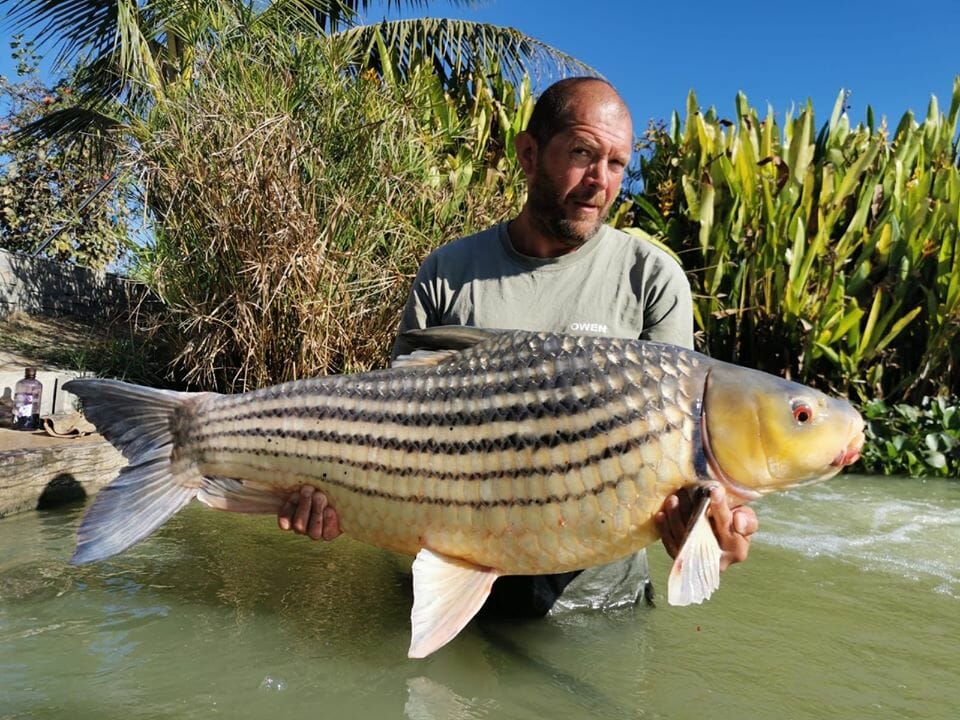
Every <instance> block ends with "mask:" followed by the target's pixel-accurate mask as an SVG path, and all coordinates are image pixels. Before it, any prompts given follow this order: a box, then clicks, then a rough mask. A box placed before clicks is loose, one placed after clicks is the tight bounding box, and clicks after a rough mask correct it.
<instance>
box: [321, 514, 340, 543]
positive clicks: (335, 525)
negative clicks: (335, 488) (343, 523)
mask: <svg viewBox="0 0 960 720" xmlns="http://www.w3.org/2000/svg"><path fill="white" fill-rule="evenodd" d="M339 535H340V520H339V519H338V518H337V513H336V511H335V510H334V509H333V508H332V507H328V508H324V510H323V539H324V540H333V539H334V538H336V537H338V536H339Z"/></svg>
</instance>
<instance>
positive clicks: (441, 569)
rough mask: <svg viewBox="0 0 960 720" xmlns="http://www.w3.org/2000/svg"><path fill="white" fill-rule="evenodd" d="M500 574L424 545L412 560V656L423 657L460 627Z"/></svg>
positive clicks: (471, 614) (439, 646)
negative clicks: (436, 551)
mask: <svg viewBox="0 0 960 720" xmlns="http://www.w3.org/2000/svg"><path fill="white" fill-rule="evenodd" d="M497 577H499V573H498V572H497V571H496V570H493V569H492V568H484V567H479V566H477V565H473V564H471V563H468V562H465V561H463V560H459V559H457V558H452V557H447V556H445V555H440V554H439V553H435V552H433V551H432V550H429V549H427V548H423V549H421V550H420V552H419V553H417V558H416V560H414V561H413V611H412V612H411V613H410V622H411V626H412V627H411V630H412V632H411V638H410V650H409V652H408V653H407V656H408V657H411V658H423V657H426V656H427V655H429V654H430V653H432V652H434V651H435V650H437V649H439V648H441V647H443V646H444V645H446V644H447V643H448V642H450V641H451V640H452V639H453V638H454V637H456V636H457V634H458V633H459V632H460V631H461V630H463V628H464V627H465V626H466V624H467V623H468V622H470V620H471V619H472V618H473V616H474V615H476V614H477V612H478V611H479V610H480V608H481V607H482V606H483V603H484V601H485V600H486V599H487V596H488V595H489V594H490V588H491V587H492V586H493V581H494V580H496V579H497Z"/></svg>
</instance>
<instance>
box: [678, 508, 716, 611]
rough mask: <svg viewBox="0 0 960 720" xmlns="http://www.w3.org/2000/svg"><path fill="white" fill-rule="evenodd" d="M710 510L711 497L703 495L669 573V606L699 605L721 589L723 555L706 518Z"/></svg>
mask: <svg viewBox="0 0 960 720" xmlns="http://www.w3.org/2000/svg"><path fill="white" fill-rule="evenodd" d="M709 507H710V493H702V494H701V499H700V505H699V506H698V507H697V508H696V509H695V510H694V513H693V516H692V517H693V521H692V523H691V525H690V529H689V530H688V531H687V537H686V539H684V541H683V546H682V547H681V548H680V552H678V553H677V557H676V559H675V560H674V561H673V567H672V568H671V569H670V578H669V580H668V581H667V602H668V603H670V604H671V605H680V606H682V605H691V604H697V605H699V604H700V603H702V602H703V601H704V600H706V599H708V598H709V597H710V596H711V595H712V594H713V591H714V590H716V589H717V588H718V587H719V586H720V558H721V555H722V551H721V550H720V544H719V543H718V542H717V538H716V536H715V535H714V534H713V528H712V527H711V525H710V520H709V519H708V518H707V509H708V508H709Z"/></svg>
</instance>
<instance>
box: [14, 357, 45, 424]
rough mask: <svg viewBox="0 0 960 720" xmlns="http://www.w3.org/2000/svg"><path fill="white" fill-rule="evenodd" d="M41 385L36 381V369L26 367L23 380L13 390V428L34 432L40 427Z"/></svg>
mask: <svg viewBox="0 0 960 720" xmlns="http://www.w3.org/2000/svg"><path fill="white" fill-rule="evenodd" d="M42 394H43V385H41V384H40V381H39V380H37V369H36V368H32V367H28V368H26V370H25V371H24V373H23V379H22V380H17V384H16V386H15V387H14V388H13V427H14V428H16V429H17V430H36V429H37V428H39V427H40V396H41V395H42Z"/></svg>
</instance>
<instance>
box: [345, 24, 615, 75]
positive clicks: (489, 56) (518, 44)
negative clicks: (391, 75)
mask: <svg viewBox="0 0 960 720" xmlns="http://www.w3.org/2000/svg"><path fill="white" fill-rule="evenodd" d="M378 34H379V37H381V38H382V40H383V44H384V45H385V46H386V48H387V52H388V53H389V54H390V57H389V58H381V57H380V52H381V51H380V50H379V47H378V45H379V44H378V42H377V36H378ZM336 37H338V38H341V39H342V40H344V41H346V42H349V43H353V44H354V45H355V46H356V47H357V48H358V49H359V53H360V57H358V60H357V62H358V64H359V65H361V66H364V67H372V68H373V69H374V70H377V71H379V70H381V69H382V68H383V67H385V66H386V67H392V68H393V70H394V72H399V73H400V74H401V75H404V74H406V71H407V70H408V69H409V68H411V67H413V66H414V65H417V64H418V63H420V62H427V63H431V64H432V65H433V66H434V70H435V71H436V72H437V75H438V76H439V77H440V79H441V80H442V81H443V82H444V83H445V84H446V83H448V82H450V81H451V80H452V79H453V78H457V77H460V76H462V75H463V74H464V73H465V72H467V71H470V70H472V69H476V68H481V67H486V66H487V65H488V63H489V62H490V61H491V60H496V61H498V62H499V64H500V67H501V70H502V72H503V74H504V76H505V77H506V78H507V79H508V80H510V81H511V82H514V83H519V81H520V79H521V78H522V76H523V75H524V74H529V75H530V76H531V78H532V79H533V80H534V84H535V85H536V84H540V83H543V82H548V81H550V80H553V79H557V78H559V77H564V76H567V75H571V74H576V75H599V73H598V72H597V71H596V70H594V69H593V68H592V67H590V66H589V65H587V64H586V63H583V62H581V61H580V60H577V59H576V58H575V57H573V56H572V55H568V54H567V53H565V52H562V51H561V50H558V49H556V48H554V47H552V46H550V45H548V44H546V43H544V42H542V41H540V40H537V39H536V38H533V37H530V36H529V35H525V34H524V33H522V32H520V31H519V30H516V29H514V28H509V27H501V26H499V25H490V24H486V23H477V22H471V21H467V20H451V19H446V18H418V19H414V20H394V21H385V22H381V23H377V24H375V25H359V26H357V27H353V28H350V29H347V30H344V31H342V32H339V33H337V34H336Z"/></svg>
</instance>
